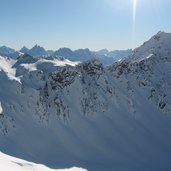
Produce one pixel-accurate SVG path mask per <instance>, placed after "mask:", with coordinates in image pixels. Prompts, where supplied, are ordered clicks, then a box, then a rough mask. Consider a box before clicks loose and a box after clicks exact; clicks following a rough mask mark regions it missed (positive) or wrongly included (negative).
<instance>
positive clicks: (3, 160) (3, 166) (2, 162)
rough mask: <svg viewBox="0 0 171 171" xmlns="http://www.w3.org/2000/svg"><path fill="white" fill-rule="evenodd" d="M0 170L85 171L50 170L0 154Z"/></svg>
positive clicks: (74, 169)
mask: <svg viewBox="0 0 171 171" xmlns="http://www.w3.org/2000/svg"><path fill="white" fill-rule="evenodd" d="M0 170H1V171H26V170H27V171H86V170H85V169H81V168H76V167H73V168H70V169H50V168H48V167H46V166H44V165H41V164H35V163H32V162H28V161H25V160H21V159H18V158H16V157H12V156H9V155H6V154H4V153H2V152H0Z"/></svg>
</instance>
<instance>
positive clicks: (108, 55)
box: [0, 45, 132, 65]
mask: <svg viewBox="0 0 171 171" xmlns="http://www.w3.org/2000/svg"><path fill="white" fill-rule="evenodd" d="M131 52H132V50H131V49H128V50H116V51H108V50H107V49H103V50H100V51H97V52H94V51H90V50H89V49H78V50H75V51H72V50H71V49H69V48H60V49H58V50H56V51H53V50H45V49H44V48H43V47H41V46H38V45H35V46H34V47H33V48H31V49H28V48H27V47H25V46H23V47H22V48H21V49H20V50H19V51H16V50H14V49H12V48H9V47H6V46H1V47H0V55H1V56H6V57H10V58H14V59H16V58H18V57H19V56H21V55H22V54H25V53H26V54H29V55H31V56H33V57H35V58H40V57H56V56H57V57H62V58H65V59H69V60H71V61H82V62H83V61H87V60H90V59H94V58H96V59H99V60H100V61H101V62H102V63H103V64H104V65H109V64H111V63H112V62H114V61H116V60H118V59H121V58H125V57H128V56H129V55H130V54H131Z"/></svg>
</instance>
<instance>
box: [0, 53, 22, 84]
mask: <svg viewBox="0 0 171 171" xmlns="http://www.w3.org/2000/svg"><path fill="white" fill-rule="evenodd" d="M14 63H15V60H13V59H10V58H4V57H1V56H0V71H4V72H5V73H7V76H8V78H9V79H10V80H16V81H18V82H20V79H19V78H17V77H16V76H15V74H16V69H15V68H12V66H13V65H14Z"/></svg>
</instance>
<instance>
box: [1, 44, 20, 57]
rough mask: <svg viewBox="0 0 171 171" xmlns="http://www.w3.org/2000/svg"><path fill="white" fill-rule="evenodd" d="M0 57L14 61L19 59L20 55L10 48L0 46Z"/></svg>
mask: <svg viewBox="0 0 171 171" xmlns="http://www.w3.org/2000/svg"><path fill="white" fill-rule="evenodd" d="M0 55H1V56H6V57H10V58H14V59H16V58H17V57H19V56H20V55H21V53H20V52H18V51H15V50H14V49H12V48H9V47H6V46H1V47H0Z"/></svg>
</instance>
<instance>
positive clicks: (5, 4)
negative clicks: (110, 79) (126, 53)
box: [0, 0, 171, 50]
mask: <svg viewBox="0 0 171 171" xmlns="http://www.w3.org/2000/svg"><path fill="white" fill-rule="evenodd" d="M134 11H135V9H134ZM159 30H162V31H166V32H171V0H137V6H136V20H135V23H134V22H133V0H0V46H2V45H6V46H10V47H12V48H15V49H19V48H21V46H23V45H25V46H27V47H28V48H31V47H32V46H34V45H35V44H39V45H41V46H44V47H45V48H46V49H58V48H60V47H69V48H71V49H78V48H90V49H91V50H99V49H103V48H108V49H109V50H115V49H127V48H131V47H132V46H135V47H136V46H138V45H140V44H142V43H143V42H144V41H146V40H147V39H149V38H150V37H151V36H152V35H153V34H155V33H157V32H158V31H159Z"/></svg>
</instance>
